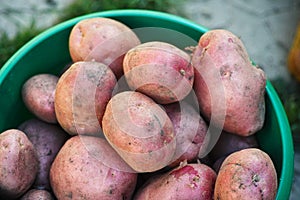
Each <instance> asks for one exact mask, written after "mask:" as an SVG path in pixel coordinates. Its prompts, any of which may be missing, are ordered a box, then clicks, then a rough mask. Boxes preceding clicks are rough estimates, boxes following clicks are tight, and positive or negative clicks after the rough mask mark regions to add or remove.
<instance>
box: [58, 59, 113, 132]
mask: <svg viewBox="0 0 300 200" xmlns="http://www.w3.org/2000/svg"><path fill="white" fill-rule="evenodd" d="M116 82H117V81H116V77H115V75H114V74H113V72H112V71H111V69H110V68H109V67H107V66H106V65H104V64H102V63H98V62H84V61H82V62H76V63H74V64H72V66H71V67H70V68H69V69H68V70H67V71H66V72H65V73H64V74H63V75H62V76H61V77H60V79H59V81H58V83H57V87H56V92H55V102H54V106H55V112H56V117H57V120H58V122H59V124H60V125H61V127H62V128H63V129H64V130H65V131H66V132H68V133H69V134H70V135H77V134H80V135H95V136H97V135H98V136H99V134H100V133H102V132H101V121H102V117H103V114H104V111H105V107H106V104H107V103H108V101H109V99H110V98H111V96H112V92H113V89H114V87H115V85H116Z"/></svg>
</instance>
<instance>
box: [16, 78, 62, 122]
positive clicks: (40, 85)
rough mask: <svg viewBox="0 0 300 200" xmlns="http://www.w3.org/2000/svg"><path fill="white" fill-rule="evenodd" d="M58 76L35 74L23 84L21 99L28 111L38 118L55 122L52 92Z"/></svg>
mask: <svg viewBox="0 0 300 200" xmlns="http://www.w3.org/2000/svg"><path fill="white" fill-rule="evenodd" d="M57 81H58V77H57V76H54V75H52V74H37V75H35V76H32V77H30V78H29V79H28V80H27V81H26V82H25V83H24V85H23V88H22V99H23V101H24V104H25V105H26V107H27V108H28V110H29V111H30V112H32V113H33V114H34V115H35V116H36V117H38V118H39V119H41V120H43V121H45V122H49V123H57V120H56V116H55V110H54V93H55V88H56V84H57Z"/></svg>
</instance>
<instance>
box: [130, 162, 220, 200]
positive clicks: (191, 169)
mask: <svg viewBox="0 0 300 200" xmlns="http://www.w3.org/2000/svg"><path fill="white" fill-rule="evenodd" d="M215 180H216V173H215V172H214V171H213V170H212V169H211V168H210V167H208V166H206V165H204V164H184V165H182V166H179V167H178V168H175V169H173V170H172V171H169V172H167V173H165V174H162V175H158V176H156V177H153V178H152V179H149V180H148V182H146V183H145V184H144V185H143V186H142V188H140V189H139V190H138V192H137V194H136V195H135V196H134V200H157V199H163V200H174V199H176V200H191V199H193V200H194V199H197V200H208V199H212V198H213V191H214V184H215Z"/></svg>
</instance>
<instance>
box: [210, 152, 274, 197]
mask: <svg viewBox="0 0 300 200" xmlns="http://www.w3.org/2000/svg"><path fill="white" fill-rule="evenodd" d="M276 193H277V174H276V170H275V167H274V165H273V162H272V160H271V158H270V157H269V156H268V154H266V153H265V152H263V151H262V150H260V149H257V148H249V149H243V150H241V151H237V152H234V153H232V154H230V155H229V156H228V157H227V158H226V159H225V160H224V162H223V164H222V165H221V168H220V171H219V174H218V176H217V180H216V185H215V191H214V199H219V200H226V199H228V200H231V199H240V200H248V199H249V200H250V199H251V200H252V199H264V200H274V199H275V197H276Z"/></svg>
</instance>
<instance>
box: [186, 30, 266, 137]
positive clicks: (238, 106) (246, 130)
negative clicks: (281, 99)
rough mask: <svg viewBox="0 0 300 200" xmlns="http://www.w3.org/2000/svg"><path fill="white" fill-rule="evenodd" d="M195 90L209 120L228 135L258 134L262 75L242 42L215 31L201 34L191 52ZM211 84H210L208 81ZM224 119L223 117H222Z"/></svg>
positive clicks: (262, 107) (262, 111)
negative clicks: (228, 133) (214, 116)
mask: <svg viewBox="0 0 300 200" xmlns="http://www.w3.org/2000/svg"><path fill="white" fill-rule="evenodd" d="M192 63H193V65H194V67H195V79H194V90H195V93H196V95H197V98H198V101H199V106H200V109H201V111H202V113H203V115H204V117H206V118H207V119H208V120H209V119H210V118H211V116H212V114H213V110H215V111H216V113H215V114H216V116H217V117H218V119H219V118H222V117H223V118H224V120H225V122H224V121H222V120H220V121H217V120H216V121H214V122H212V123H217V125H218V126H222V125H223V124H222V122H224V126H223V129H224V130H225V131H227V132H230V133H235V134H238V135H243V136H248V135H252V134H254V133H256V132H257V131H258V130H260V129H261V128H262V126H263V124H264V117H265V101H264V94H265V86H266V77H265V74H264V72H263V71H262V70H261V69H260V68H257V67H255V66H253V65H252V62H251V61H250V59H249V56H248V54H247V51H246V49H245V47H244V45H243V43H242V41H241V40H240V39H239V38H238V37H237V36H235V35H234V34H233V33H231V32H229V31H227V30H222V29H217V30H211V31H208V32H206V33H205V34H203V35H202V36H201V38H200V40H199V43H198V45H197V47H196V49H195V51H194V52H193V58H192ZM211 80H213V81H211ZM222 115H223V116H222Z"/></svg>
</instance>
